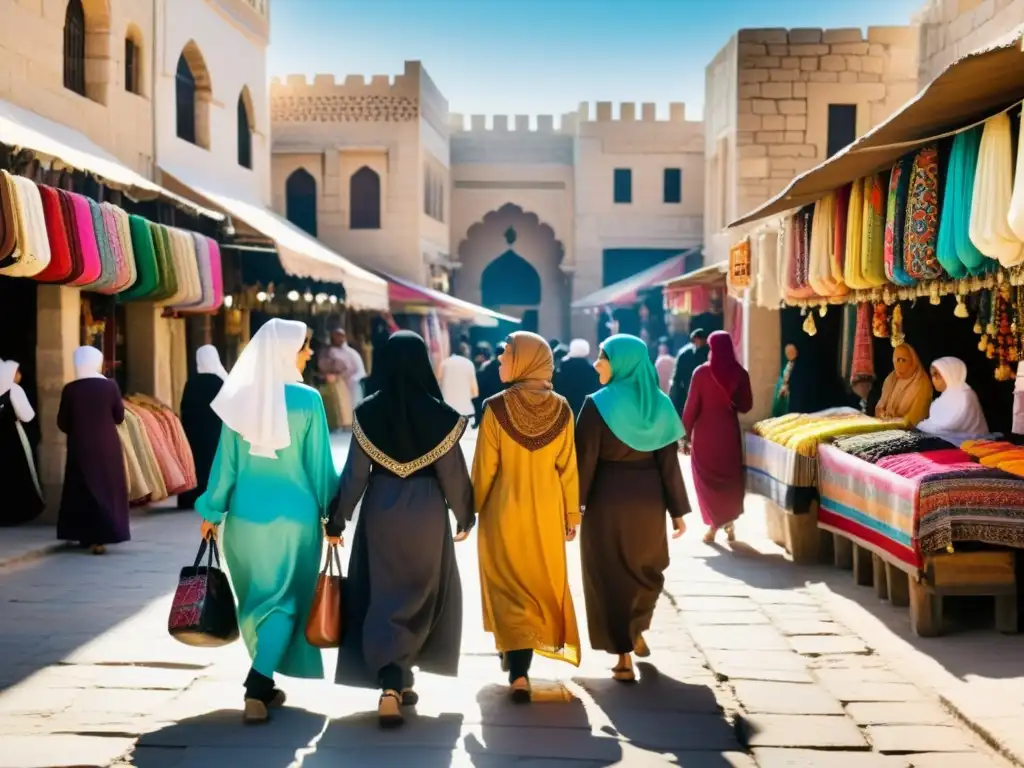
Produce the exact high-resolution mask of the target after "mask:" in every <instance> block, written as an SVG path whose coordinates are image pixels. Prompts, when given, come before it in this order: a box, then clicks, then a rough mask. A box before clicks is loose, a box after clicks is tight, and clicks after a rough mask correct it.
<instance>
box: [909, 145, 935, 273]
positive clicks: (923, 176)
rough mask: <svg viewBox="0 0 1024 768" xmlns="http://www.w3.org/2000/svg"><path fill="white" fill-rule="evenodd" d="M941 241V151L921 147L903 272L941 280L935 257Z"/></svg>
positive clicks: (912, 178)
mask: <svg viewBox="0 0 1024 768" xmlns="http://www.w3.org/2000/svg"><path fill="white" fill-rule="evenodd" d="M938 237H939V148H938V147H937V146H935V145H932V146H928V147H922V148H921V149H920V150H918V152H917V154H916V155H915V156H914V163H913V166H912V168H911V171H910V190H909V192H908V195H907V212H906V221H905V223H904V231H903V268H904V269H905V270H906V273H907V275H908V276H910V277H911V278H913V279H915V280H935V279H936V278H939V277H941V276H942V267H941V266H940V265H939V261H938V258H937V257H936V246H937V245H938Z"/></svg>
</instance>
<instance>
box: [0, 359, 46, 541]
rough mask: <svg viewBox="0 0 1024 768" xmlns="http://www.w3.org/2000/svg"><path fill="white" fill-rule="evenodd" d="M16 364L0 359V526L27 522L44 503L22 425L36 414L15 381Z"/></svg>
mask: <svg viewBox="0 0 1024 768" xmlns="http://www.w3.org/2000/svg"><path fill="white" fill-rule="evenodd" d="M18 367H19V365H18V363H16V362H15V361H13V360H7V361H4V360H0V466H2V467H3V473H4V474H3V478H4V483H3V493H4V504H3V505H2V511H0V527H3V526H9V525H20V524H21V523H25V522H28V521H29V520H32V519H33V518H36V517H38V516H39V514H40V513H41V512H42V511H43V506H44V504H43V492H42V489H41V487H40V485H39V475H38V473H37V472H36V463H35V457H34V455H33V451H32V443H31V442H30V440H29V436H28V434H27V433H26V431H25V427H24V425H25V424H27V423H29V422H31V421H33V420H35V417H36V413H35V410H34V409H33V408H32V406H31V404H30V403H29V401H28V397H27V396H26V394H25V390H24V389H22V388H21V386H20V385H19V384H18V383H17V382H16V379H17V375H18ZM33 434H35V431H34V430H33Z"/></svg>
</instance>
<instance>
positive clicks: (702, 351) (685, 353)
mask: <svg viewBox="0 0 1024 768" xmlns="http://www.w3.org/2000/svg"><path fill="white" fill-rule="evenodd" d="M707 359H708V347H707V344H705V345H704V346H702V347H696V346H694V345H693V344H687V345H686V346H685V347H683V348H682V349H681V350H679V354H678V355H676V367H675V370H674V371H672V384H671V385H670V386H669V391H668V396H669V397H671V398H672V403H673V404H674V405H675V407H676V412H677V413H678V414H679V415H680V416H681V415H682V413H683V408H685V407H686V398H687V396H688V395H689V392H690V379H692V378H693V372H694V371H695V370H697V367H698V366H700V365H702V364H703V363H705V362H707Z"/></svg>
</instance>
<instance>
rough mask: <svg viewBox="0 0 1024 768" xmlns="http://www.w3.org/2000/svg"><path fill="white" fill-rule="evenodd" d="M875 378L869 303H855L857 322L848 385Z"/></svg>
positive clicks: (855, 384)
mask: <svg viewBox="0 0 1024 768" xmlns="http://www.w3.org/2000/svg"><path fill="white" fill-rule="evenodd" d="M874 380H875V361H874V349H873V343H872V341H871V304H870V303H868V302H861V303H860V304H858V305H857V324H856V329H855V331H854V339H853V360H852V364H851V367H850V386H851V387H853V388H856V387H858V386H860V385H863V384H870V383H873V382H874Z"/></svg>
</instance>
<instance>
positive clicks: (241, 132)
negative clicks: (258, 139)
mask: <svg viewBox="0 0 1024 768" xmlns="http://www.w3.org/2000/svg"><path fill="white" fill-rule="evenodd" d="M247 96H248V94H247V93H246V91H245V90H244V89H243V90H242V92H241V93H240V94H238V164H239V165H240V166H242V167H243V168H250V169H251V168H252V121H251V120H250V119H249V104H248V101H247V98H246V97H247Z"/></svg>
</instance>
